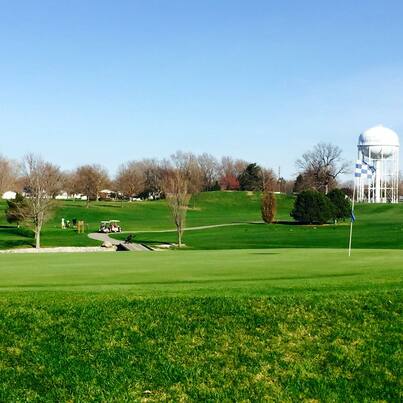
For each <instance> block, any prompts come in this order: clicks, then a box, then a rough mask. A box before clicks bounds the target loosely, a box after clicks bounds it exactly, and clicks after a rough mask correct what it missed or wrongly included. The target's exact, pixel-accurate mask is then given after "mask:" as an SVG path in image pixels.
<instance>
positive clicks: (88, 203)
mask: <svg viewBox="0 0 403 403" xmlns="http://www.w3.org/2000/svg"><path fill="white" fill-rule="evenodd" d="M86 207H87V208H88V207H90V197H89V196H87V202H86Z"/></svg>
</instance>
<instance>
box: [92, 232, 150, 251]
mask: <svg viewBox="0 0 403 403" xmlns="http://www.w3.org/2000/svg"><path fill="white" fill-rule="evenodd" d="M88 237H89V238H91V239H95V240H96V241H100V242H109V243H111V244H112V245H115V246H117V245H120V244H121V243H123V242H122V241H121V240H118V239H113V238H111V237H110V236H109V234H103V233H100V232H92V233H90V234H88ZM131 245H132V247H133V248H134V249H135V250H136V251H149V249H147V248H146V247H145V246H143V245H141V244H139V243H133V244H131Z"/></svg>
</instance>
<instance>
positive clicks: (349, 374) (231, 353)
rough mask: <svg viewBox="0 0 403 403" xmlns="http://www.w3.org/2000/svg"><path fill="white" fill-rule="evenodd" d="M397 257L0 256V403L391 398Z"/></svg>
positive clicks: (374, 253) (397, 370)
mask: <svg viewBox="0 0 403 403" xmlns="http://www.w3.org/2000/svg"><path fill="white" fill-rule="evenodd" d="M402 261H403V251H399V250H381V251H379V250H357V251H355V253H354V255H353V256H352V257H351V258H350V259H349V258H348V257H347V256H346V252H345V251H342V250H331V249H311V250H303V249H298V250H297V249H289V250H287V249H277V250H235V251H184V252H178V251H167V252H159V253H123V252H122V253H111V254H109V253H106V254H46V255H29V256H27V255H0V284H1V292H0V324H1V326H0V385H1V386H0V401H140V400H142V399H146V398H148V399H149V400H150V401H164V400H174V401H179V400H183V401H188V400H208V401H217V402H218V401H219V402H221V401H268V400H269V401H270V400H272V401H297V400H310V399H311V400H319V401H369V400H377V401H399V400H401V399H402V397H403V396H402V385H401V367H402V355H401V349H400V346H401V343H402V341H403V340H402V305H403V304H402V302H403V299H402V291H401V289H402V288H401V287H402V280H403V278H402V277H403V276H402V273H403V270H402V265H401V262H402Z"/></svg>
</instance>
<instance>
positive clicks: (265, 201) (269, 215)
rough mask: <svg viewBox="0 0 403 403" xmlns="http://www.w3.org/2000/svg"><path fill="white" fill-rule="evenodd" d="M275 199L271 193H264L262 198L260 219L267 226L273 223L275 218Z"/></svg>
mask: <svg viewBox="0 0 403 403" xmlns="http://www.w3.org/2000/svg"><path fill="white" fill-rule="evenodd" d="M276 210H277V205H276V197H275V196H274V194H273V192H264V193H263V197H262V218H263V221H264V222H266V223H267V224H270V223H272V222H273V220H274V217H275V216H276Z"/></svg>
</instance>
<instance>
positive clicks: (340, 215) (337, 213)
mask: <svg viewBox="0 0 403 403" xmlns="http://www.w3.org/2000/svg"><path fill="white" fill-rule="evenodd" d="M327 197H328V198H329V200H330V201H331V202H332V204H333V207H334V208H333V218H334V219H335V220H341V219H345V218H347V217H350V214H351V203H350V200H349V199H348V197H347V195H346V194H345V193H344V192H343V191H342V190H340V189H333V190H331V191H330V192H329V193H328V194H327Z"/></svg>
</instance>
